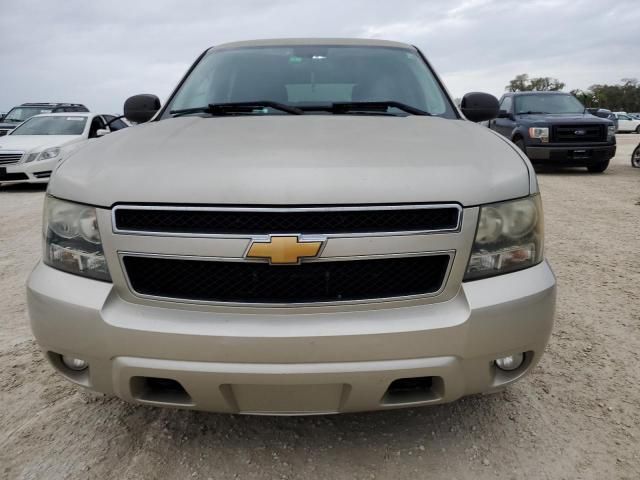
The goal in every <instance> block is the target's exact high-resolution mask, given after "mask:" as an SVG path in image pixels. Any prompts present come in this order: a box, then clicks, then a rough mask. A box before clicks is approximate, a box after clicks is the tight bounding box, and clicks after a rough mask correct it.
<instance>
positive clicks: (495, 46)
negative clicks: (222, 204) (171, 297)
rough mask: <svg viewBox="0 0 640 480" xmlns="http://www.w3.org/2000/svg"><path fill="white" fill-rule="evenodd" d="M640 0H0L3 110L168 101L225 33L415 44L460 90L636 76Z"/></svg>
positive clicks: (497, 90)
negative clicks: (145, 98) (545, 79)
mask: <svg viewBox="0 0 640 480" xmlns="http://www.w3.org/2000/svg"><path fill="white" fill-rule="evenodd" d="M639 27H640V0H615V1H613V0H570V1H564V0H526V1H522V0H446V1H444V0H443V1H435V0H431V1H430V0H388V1H383V0H295V1H294V0H287V1H285V0H268V1H263V0H246V1H243V0H235V1H222V0H193V1H190V0H148V1H134V0H126V1H121V0H105V1H100V0H98V1H86V0H13V1H10V0H0V111H7V110H8V109H9V108H11V107H12V106H14V105H16V104H19V103H22V102H27V101H73V102H81V103H84V104H86V105H87V106H88V107H89V108H90V109H92V110H94V111H100V112H121V111H122V104H123V102H124V100H125V98H126V97H128V96H129V95H132V94H136V93H142V92H148V93H155V94H157V95H158V96H160V98H162V99H163V100H164V98H166V96H167V95H168V94H169V93H170V91H171V90H172V88H173V86H174V85H175V84H176V83H177V82H178V80H179V79H180V78H181V76H182V75H183V73H184V72H185V70H186V69H187V68H188V66H189V65H190V64H191V63H192V62H193V60H194V59H195V58H196V57H197V56H198V55H199V54H200V53H201V52H202V51H203V50H204V49H205V48H207V47H209V46H211V45H215V44H218V43H223V42H228V41H233V40H243V39H252V38H270V37H320V36H330V37H337V36H339V37H365V38H384V39H389V40H399V41H404V42H408V43H412V44H414V45H417V46H418V47H419V48H420V49H422V51H423V52H424V53H425V55H426V56H427V57H428V58H429V59H430V60H431V62H432V64H433V65H434V67H435V68H436V70H437V71H438V72H439V73H440V74H441V76H442V77H443V79H444V82H445V84H446V85H447V87H448V88H449V90H450V92H451V93H452V95H454V96H462V94H464V93H465V92H467V91H472V90H480V91H487V92H490V93H493V94H495V95H500V94H501V93H502V92H503V91H504V86H505V85H506V84H507V83H508V81H509V80H510V79H511V78H513V77H514V76H515V75H516V74H519V73H525V72H526V73H529V74H530V75H532V76H551V77H557V78H559V79H560V80H562V81H564V82H565V83H566V84H567V86H566V88H565V89H566V90H570V89H573V88H582V89H585V88H587V87H589V86H590V85H592V84H594V83H616V82H618V81H619V80H620V79H621V78H625V77H635V78H640V35H639V32H640V30H639Z"/></svg>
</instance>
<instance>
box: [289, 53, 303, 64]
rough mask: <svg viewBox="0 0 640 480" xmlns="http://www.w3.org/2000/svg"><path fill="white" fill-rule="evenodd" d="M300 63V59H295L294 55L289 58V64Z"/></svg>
mask: <svg viewBox="0 0 640 480" xmlns="http://www.w3.org/2000/svg"><path fill="white" fill-rule="evenodd" d="M301 62H302V57H296V56H295V55H294V56H292V57H289V63H301Z"/></svg>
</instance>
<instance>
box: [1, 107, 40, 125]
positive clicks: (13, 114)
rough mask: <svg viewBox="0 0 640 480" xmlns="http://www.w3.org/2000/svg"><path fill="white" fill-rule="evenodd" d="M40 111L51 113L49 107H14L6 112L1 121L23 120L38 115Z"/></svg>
mask: <svg viewBox="0 0 640 480" xmlns="http://www.w3.org/2000/svg"><path fill="white" fill-rule="evenodd" d="M41 113H51V109H50V108H42V107H16V108H12V109H11V111H10V112H9V113H7V116H6V117H4V120H3V122H24V121H25V120H27V119H29V118H31V117H33V116H34V115H39V114H41Z"/></svg>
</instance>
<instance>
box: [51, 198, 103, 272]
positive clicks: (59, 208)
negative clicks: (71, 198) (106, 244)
mask: <svg viewBox="0 0 640 480" xmlns="http://www.w3.org/2000/svg"><path fill="white" fill-rule="evenodd" d="M43 233H44V255H43V260H44V263H46V264H47V265H49V266H51V267H53V268H57V269H59V270H64V271H65V272H69V273H74V274H76V275H82V276H84V277H90V278H94V279H96V280H104V281H109V282H110V281H111V276H110V275H109V269H108V267H107V262H106V260H105V258H104V251H103V249H102V242H101V240H100V231H99V229H98V220H97V217H96V209H95V208H94V207H89V206H87V205H80V204H77V203H71V202H66V201H64V200H58V199H57V198H54V197H51V196H47V197H46V199H45V205H44V225H43Z"/></svg>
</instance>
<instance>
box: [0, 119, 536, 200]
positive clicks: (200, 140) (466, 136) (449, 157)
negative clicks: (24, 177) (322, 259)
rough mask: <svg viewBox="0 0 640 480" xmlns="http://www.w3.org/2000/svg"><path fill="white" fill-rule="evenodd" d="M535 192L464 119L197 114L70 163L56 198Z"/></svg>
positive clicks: (90, 149) (489, 136) (523, 172)
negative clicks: (207, 115)
mask: <svg viewBox="0 0 640 480" xmlns="http://www.w3.org/2000/svg"><path fill="white" fill-rule="evenodd" d="M1 143H2V142H1V141H0V144H1ZM529 182H530V180H529V170H528V166H527V163H526V162H525V160H523V159H522V157H521V156H520V155H519V154H518V153H516V151H515V149H514V147H512V146H511V145H510V144H509V143H508V142H506V141H504V140H502V139H501V138H500V137H498V136H497V135H496V134H495V133H493V132H491V131H490V130H488V129H486V128H483V127H481V126H479V125H476V124H474V123H471V122H468V121H464V120H445V119H441V118H438V117H422V116H406V117H394V116H374V115H371V116H364V115H305V116H297V115H295V116H294V115H269V116H235V117H200V116H188V117H179V118H175V119H167V120H162V121H158V122H151V123H147V124H144V125H141V126H138V127H134V128H127V129H125V130H122V131H120V132H117V133H115V134H111V135H108V136H106V137H104V138H103V139H101V141H100V142H91V143H90V144H88V145H86V146H85V147H84V148H82V149H80V150H79V151H78V152H77V153H76V154H75V155H71V156H69V157H68V158H67V159H66V160H65V161H63V162H62V164H61V165H60V167H59V169H58V170H57V172H56V174H55V175H54V176H53V178H52V179H51V182H50V184H49V192H50V193H51V194H52V195H55V196H57V197H60V198H64V199H68V200H75V201H79V202H83V203H88V204H93V205H96V206H103V207H110V206H112V205H113V204H115V203H126V202H139V203H169V204H236V205H249V204H256V205H258V204H259V205H309V204H316V205H317V204H385V203H404V202H458V203H461V204H463V205H478V204H481V203H489V202H494V201H499V200H505V199H510V198H517V197H521V196H525V195H528V194H529V193H530V183H529Z"/></svg>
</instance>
